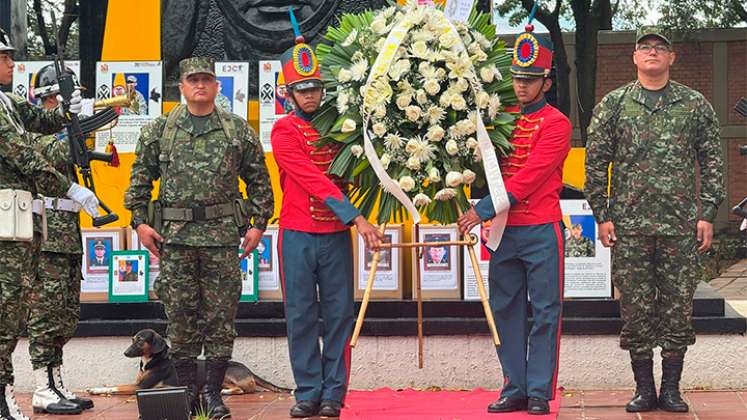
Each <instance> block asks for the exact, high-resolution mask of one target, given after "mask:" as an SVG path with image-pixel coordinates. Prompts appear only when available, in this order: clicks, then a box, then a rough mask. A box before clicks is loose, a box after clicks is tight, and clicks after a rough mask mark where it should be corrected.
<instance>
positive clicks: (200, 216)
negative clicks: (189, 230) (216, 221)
mask: <svg viewBox="0 0 747 420" xmlns="http://www.w3.org/2000/svg"><path fill="white" fill-rule="evenodd" d="M192 220H193V221H195V222H197V221H199V222H202V221H205V220H207V217H206V214H205V207H193V208H192Z"/></svg>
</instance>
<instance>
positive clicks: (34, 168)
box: [0, 93, 71, 196]
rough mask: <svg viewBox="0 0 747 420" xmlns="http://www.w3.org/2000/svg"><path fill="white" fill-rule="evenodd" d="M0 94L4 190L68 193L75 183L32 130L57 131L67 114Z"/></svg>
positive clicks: (0, 173)
mask: <svg viewBox="0 0 747 420" xmlns="http://www.w3.org/2000/svg"><path fill="white" fill-rule="evenodd" d="M0 96H2V97H0V189H5V188H13V189H21V190H26V191H31V192H32V193H34V194H36V193H43V194H47V195H50V196H64V195H65V193H66V192H67V190H68V189H69V188H70V184H71V182H70V181H69V180H68V179H67V177H66V176H65V175H63V174H61V173H60V172H58V171H57V170H55V169H54V167H53V166H52V165H51V164H50V163H49V162H48V161H47V160H46V159H45V158H44V156H42V154H41V153H39V152H38V151H37V150H36V149H35V148H34V146H33V140H32V137H31V136H32V135H31V133H29V131H34V132H37V133H42V134H52V133H55V132H57V131H59V130H60V129H61V128H62V124H63V123H64V119H63V117H62V116H60V115H59V114H58V113H57V111H56V110H55V111H46V110H43V109H41V108H38V107H36V106H34V105H31V104H30V103H28V102H27V101H25V100H24V99H23V98H20V97H18V96H15V95H5V94H2V93H0ZM6 100H7V102H6Z"/></svg>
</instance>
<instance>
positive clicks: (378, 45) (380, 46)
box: [374, 38, 386, 51]
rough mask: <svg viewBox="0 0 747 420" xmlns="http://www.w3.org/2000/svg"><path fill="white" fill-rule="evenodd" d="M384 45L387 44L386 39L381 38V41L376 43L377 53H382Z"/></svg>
mask: <svg viewBox="0 0 747 420" xmlns="http://www.w3.org/2000/svg"><path fill="white" fill-rule="evenodd" d="M384 44H386V38H379V40H378V41H376V44H374V46H375V47H376V51H381V49H382V48H384Z"/></svg>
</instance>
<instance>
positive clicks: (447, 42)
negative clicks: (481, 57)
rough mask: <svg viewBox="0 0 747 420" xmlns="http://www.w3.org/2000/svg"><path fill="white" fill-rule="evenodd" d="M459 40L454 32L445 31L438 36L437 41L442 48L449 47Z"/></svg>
mask: <svg viewBox="0 0 747 420" xmlns="http://www.w3.org/2000/svg"><path fill="white" fill-rule="evenodd" d="M458 42H459V38H458V37H457V35H456V34H455V33H454V32H451V31H450V32H446V33H444V34H441V36H439V37H438V43H439V44H440V45H441V47H442V48H446V49H447V50H448V49H451V48H452V47H454V46H455V45H456V44H457V43H458Z"/></svg>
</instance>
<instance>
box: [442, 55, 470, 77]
mask: <svg viewBox="0 0 747 420" xmlns="http://www.w3.org/2000/svg"><path fill="white" fill-rule="evenodd" d="M470 67H472V62H470V61H469V58H458V59H456V60H454V61H447V62H446V68H448V69H449V78H451V79H457V78H460V77H470V76H471V75H472V72H471V71H470Z"/></svg>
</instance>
